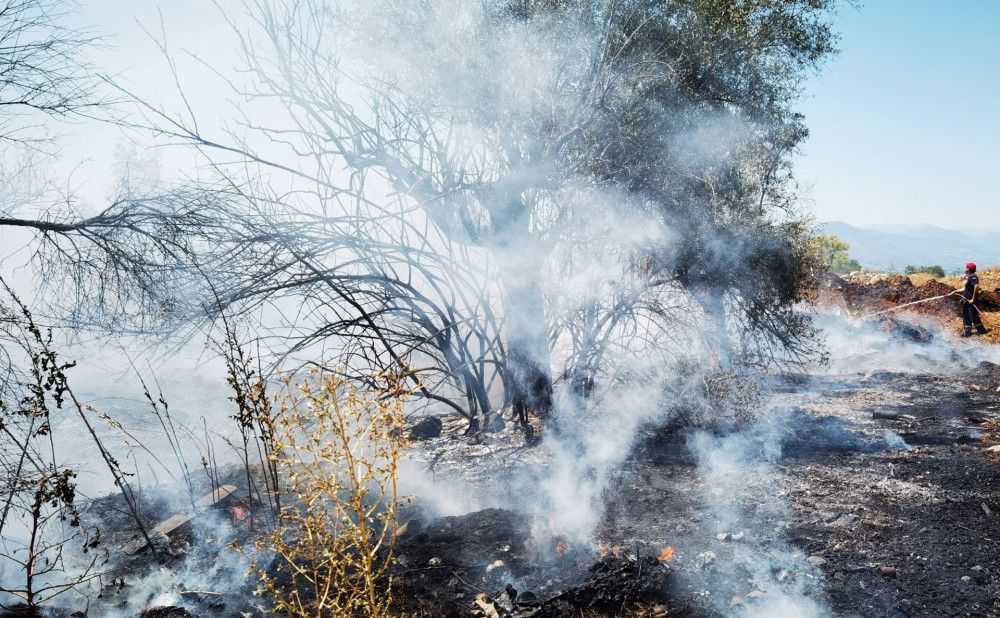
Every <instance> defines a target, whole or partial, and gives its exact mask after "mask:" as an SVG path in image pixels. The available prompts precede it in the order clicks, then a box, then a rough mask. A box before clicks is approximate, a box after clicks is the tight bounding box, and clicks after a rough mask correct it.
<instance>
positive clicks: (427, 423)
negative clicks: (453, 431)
mask: <svg viewBox="0 0 1000 618" xmlns="http://www.w3.org/2000/svg"><path fill="white" fill-rule="evenodd" d="M443 426H444V423H442V422H441V419H440V418H438V417H436V416H428V417H426V418H424V419H423V420H421V421H419V422H418V423H416V424H414V425H413V427H411V428H410V438H412V439H414V440H431V439H433V438H437V437H438V436H440V435H441V428H442V427H443Z"/></svg>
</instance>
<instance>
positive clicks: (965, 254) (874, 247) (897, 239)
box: [820, 221, 1000, 272]
mask: <svg viewBox="0 0 1000 618" xmlns="http://www.w3.org/2000/svg"><path fill="white" fill-rule="evenodd" d="M820 230H821V232H822V233H823V234H834V235H836V236H838V237H840V239H841V240H843V241H844V242H846V243H847V244H849V245H850V246H851V249H850V255H851V257H853V258H854V259H856V260H857V261H858V262H860V263H861V265H862V266H864V267H865V268H866V269H868V270H876V271H886V270H902V269H903V268H904V267H905V266H906V265H908V264H914V265H918V264H919V265H925V264H937V265H940V266H942V267H943V268H944V269H945V270H946V271H948V272H953V271H958V270H961V268H962V265H963V264H965V263H966V262H968V261H969V260H972V261H975V262H977V263H979V264H981V265H988V264H1000V232H997V231H995V230H992V231H982V232H979V233H977V232H964V231H959V230H949V229H945V228H941V227H935V226H907V225H894V226H876V227H871V228H862V227H857V226H854V225H851V224H849V223H844V222H842V221H829V222H826V223H822V224H821V225H820Z"/></svg>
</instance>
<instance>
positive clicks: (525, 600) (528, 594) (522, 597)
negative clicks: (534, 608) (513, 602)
mask: <svg viewBox="0 0 1000 618" xmlns="http://www.w3.org/2000/svg"><path fill="white" fill-rule="evenodd" d="M517 603H520V604H525V605H528V604H532V603H538V595H536V594H535V593H534V592H532V591H530V590H524V591H522V592H521V594H519V595H517Z"/></svg>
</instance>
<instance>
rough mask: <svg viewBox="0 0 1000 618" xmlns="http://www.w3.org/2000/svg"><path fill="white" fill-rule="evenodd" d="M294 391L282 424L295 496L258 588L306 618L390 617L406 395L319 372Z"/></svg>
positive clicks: (280, 607) (286, 475) (270, 545)
mask: <svg viewBox="0 0 1000 618" xmlns="http://www.w3.org/2000/svg"><path fill="white" fill-rule="evenodd" d="M290 390H293V389H290ZM294 391H295V392H294V394H293V395H291V396H289V397H286V399H285V402H284V404H283V405H282V408H281V413H280V415H279V416H278V418H277V422H276V425H275V432H274V440H275V445H274V450H273V452H274V459H275V463H276V464H277V468H278V470H279V471H280V473H281V477H282V479H283V481H284V487H283V488H282V489H283V493H285V495H286V499H287V500H288V501H287V502H284V501H283V506H282V508H281V511H280V513H279V516H278V523H277V526H276V527H275V529H274V530H273V532H272V533H271V534H270V536H269V537H268V538H266V539H264V540H263V541H261V543H260V546H259V549H262V550H265V551H267V550H269V551H270V552H273V554H274V556H275V560H274V562H273V563H272V565H271V567H270V568H260V567H258V568H257V569H256V570H257V573H258V575H259V576H260V579H261V588H260V590H259V593H260V594H263V595H266V596H268V597H269V598H271V599H272V600H273V603H274V609H275V610H276V611H278V612H282V613H286V614H289V615H292V616H297V617H306V616H309V617H314V618H319V617H327V616H337V617H341V616H366V617H369V616H370V617H372V618H379V617H381V616H386V615H388V613H389V607H390V604H391V602H392V598H391V578H390V574H389V567H390V565H391V564H392V560H393V533H394V532H395V530H396V523H397V520H396V509H397V495H396V475H397V467H398V463H399V458H400V455H401V452H402V448H403V446H404V444H403V442H404V438H403V435H404V434H403V403H404V397H405V394H406V393H405V392H404V391H403V389H402V388H401V387H400V384H399V381H398V380H389V383H388V384H386V386H385V388H384V389H381V390H380V391H379V392H371V391H361V390H359V389H357V388H356V387H354V386H352V385H350V384H347V383H346V382H345V381H343V380H342V379H339V378H337V377H333V376H330V375H324V374H319V373H316V374H314V375H313V379H311V380H309V381H307V382H304V383H302V384H300V385H299V386H298V387H296V388H295V389H294Z"/></svg>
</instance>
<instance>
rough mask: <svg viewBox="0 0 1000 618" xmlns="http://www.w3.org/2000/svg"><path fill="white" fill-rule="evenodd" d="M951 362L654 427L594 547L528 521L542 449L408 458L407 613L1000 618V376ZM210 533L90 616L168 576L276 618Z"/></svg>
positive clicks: (161, 507)
mask: <svg viewBox="0 0 1000 618" xmlns="http://www.w3.org/2000/svg"><path fill="white" fill-rule="evenodd" d="M904 335H905V333H904ZM909 339H910V340H911V341H918V342H923V339H922V338H912V337H910V338H909ZM917 345H918V346H923V345H932V344H930V343H926V342H924V343H917ZM933 345H937V344H933ZM956 350H958V352H956V351H952V352H949V354H951V356H949V357H946V359H945V360H947V362H944V363H941V361H939V364H940V367H936V366H935V365H934V364H933V363H930V364H928V363H927V362H923V363H914V365H921V366H923V367H930V368H929V369H923V370H918V369H908V370H906V371H888V370H875V371H864V370H862V369H861V368H857V369H856V370H854V371H850V370H844V369H843V368H842V369H841V370H840V373H833V372H830V373H819V374H816V375H806V376H803V375H796V376H775V377H773V378H772V379H771V381H770V384H769V385H768V388H767V389H766V391H767V392H768V393H769V395H768V396H767V400H766V408H767V410H768V411H769V412H768V413H767V414H766V415H765V418H764V419H763V420H762V421H761V422H760V426H759V427H756V428H754V427H751V428H749V429H747V430H746V431H745V432H741V433H740V434H734V435H729V436H724V435H711V434H707V433H701V434H698V433H688V434H687V435H682V434H679V433H677V432H673V433H666V432H662V431H657V430H656V429H654V428H647V429H646V430H645V431H644V433H643V435H642V436H641V439H640V442H639V446H638V448H637V449H635V451H634V454H633V455H632V457H631V458H630V459H629V460H628V461H627V462H625V464H624V466H622V468H621V469H620V470H617V471H615V472H614V473H613V474H612V476H611V479H610V483H609V485H608V487H607V488H606V490H605V492H604V495H603V498H604V503H605V507H606V510H605V511H604V514H603V516H602V518H601V521H600V524H599V526H598V528H597V530H596V538H595V539H585V540H583V539H572V538H563V537H560V536H559V533H558V530H554V529H551V526H547V525H546V522H545V521H544V519H545V518H544V514H539V512H538V510H537V508H536V509H533V510H534V517H532V516H529V515H526V514H523V513H519V512H516V509H518V508H520V507H525V508H526V509H527V510H532V509H531V508H530V507H531V506H532V504H533V502H536V501H537V496H538V492H537V487H536V486H535V481H533V480H532V479H533V478H537V476H538V475H539V474H541V475H542V476H544V467H545V465H546V463H545V451H544V449H543V448H539V447H536V448H523V447H518V446H511V445H510V444H511V442H510V440H509V438H510V436H508V435H496V436H492V437H490V438H488V439H487V440H486V442H485V443H483V444H466V443H464V442H461V441H458V440H455V438H454V437H453V436H451V437H449V436H447V435H445V436H442V437H440V438H437V439H434V440H431V441H429V442H424V443H422V444H421V445H420V446H419V447H418V448H417V449H416V451H415V457H416V461H415V465H416V468H418V469H420V470H423V473H424V474H427V475H429V476H435V477H436V483H435V485H434V487H436V488H437V489H435V490H432V489H430V486H426V488H425V491H424V492H419V491H418V492H416V493H425V494H427V495H426V496H425V498H424V499H423V500H421V501H418V502H416V503H414V504H411V505H408V506H406V507H405V508H404V509H403V513H402V518H401V521H402V522H409V523H408V524H407V527H406V529H405V532H402V533H401V534H400V538H399V544H398V557H399V562H398V565H397V571H396V575H397V585H398V586H399V588H398V590H397V599H399V600H400V604H401V609H402V610H403V612H404V615H408V616H442V617H443V616H470V615H472V616H491V617H492V616H502V617H508V616H510V617H526V616H532V617H536V618H541V617H556V616H581V615H582V616H602V615H629V616H636V615H638V616H658V617H662V616H665V615H669V616H674V617H679V616H730V615H734V616H739V615H752V616H811V615H824V614H828V615H834V616H1000V448H997V449H995V450H990V449H991V447H994V446H998V445H1000V366H997V365H993V364H990V363H986V362H983V363H978V364H977V363H975V362H973V361H969V360H967V359H970V358H972V356H973V355H971V354H970V355H966V356H964V357H963V356H961V355H960V354H959V352H960V351H961V349H958V348H956ZM938 358H939V359H940V358H941V357H938ZM938 368H939V369H940V371H937V369H938ZM446 429H448V428H447V427H446ZM452 429H455V428H452ZM447 433H448V431H446V434H447ZM526 469H527V470H529V471H533V472H534V475H532V474H524V471H525V470H526ZM456 479H460V480H461V483H459V482H458V481H457V480H456ZM229 480H231V482H233V483H234V484H239V478H238V477H236V476H233V477H232V478H231V479H229ZM469 487H473V488H475V489H476V490H477V491H478V498H477V499H468V500H467V502H463V501H461V500H458V501H457V502H455V503H454V504H452V508H453V510H454V511H455V512H457V513H460V514H458V515H453V516H447V517H442V516H440V515H434V514H431V513H429V512H428V510H427V509H426V508H424V505H423V503H426V502H429V501H430V500H431V496H430V494H432V493H434V492H437V493H439V494H440V495H438V496H437V501H438V502H441V501H445V502H447V500H448V499H454V500H457V499H458V497H460V496H461V495H462V494H464V493H466V491H467V489H468V488H469ZM199 491H200V489H199ZM238 498H239V496H237V497H236V499H237V500H238ZM477 500H478V501H477ZM489 502H493V503H494V504H497V505H502V506H503V507H504V508H486V507H488V506H489V504H488V503H489ZM230 506H232V505H230ZM580 508H581V509H586V508H588V505H586V504H580ZM146 509H147V510H148V516H149V521H150V522H153V521H156V520H158V519H159V518H161V517H162V516H163V515H165V514H169V513H170V512H172V511H171V507H170V506H169V505H168V504H166V503H164V504H157V502H156V500H154V499H152V497H150V499H148V500H147V501H146ZM236 511H237V512H238V511H239V509H236ZM87 515H88V516H89V517H93V518H95V519H97V520H100V521H101V522H102V523H103V524H104V530H105V534H106V536H105V544H106V546H108V547H110V548H111V549H112V551H114V548H115V547H118V546H120V545H121V544H122V543H123V542H125V540H126V538H127V537H129V536H131V535H130V533H127V532H125V530H127V529H128V528H129V524H128V518H127V516H126V515H125V514H124V513H123V512H122V511H121V504H120V499H116V498H115V497H109V498H107V499H104V502H102V501H96V502H94V503H93V504H91V505H90V506H88V508H87ZM204 519H205V518H202V520H203V521H201V522H200V523H199V526H197V527H193V528H191V529H187V530H185V531H184V532H182V533H179V534H176V535H172V536H171V539H170V544H169V545H168V546H167V547H166V548H165V551H160V552H159V553H157V554H155V555H154V554H152V553H151V552H143V553H141V554H139V555H137V556H134V557H131V558H126V559H122V558H121V557H120V556H119V557H118V558H117V560H118V563H117V566H116V573H117V574H119V575H120V579H117V578H109V580H107V581H106V583H107V584H108V585H107V586H106V587H105V589H104V590H103V591H102V592H103V594H102V597H103V598H102V599H100V600H98V599H92V604H91V606H90V614H89V615H92V616H93V615H110V614H106V613H104V614H102V610H101V609H100V608H101V607H104V608H107V609H111V608H116V609H123V608H126V607H128V608H133V607H135V606H136V601H137V599H138V601H139V603H138V606H139V607H142V606H143V605H144V604H147V603H148V604H149V605H156V604H157V602H155V601H154V599H157V598H159V599H161V600H162V599H164V597H163V595H162V594H159V592H161V590H158V589H155V588H152V587H149V586H148V582H149V581H150V580H151V579H155V580H156V581H158V582H160V581H161V580H162V581H166V582H167V584H168V585H167V588H168V589H169V592H170V594H169V595H167V597H165V598H166V600H167V602H169V604H171V605H176V606H180V607H184V608H185V609H186V610H188V611H190V612H191V613H192V615H200V616H234V617H235V616H241V617H242V616H262V615H267V614H266V613H265V612H262V611H261V608H260V599H255V598H253V597H252V596H251V594H250V593H251V591H252V589H253V585H252V584H251V583H248V582H242V583H241V582H240V580H239V577H237V575H238V574H237V573H235V570H238V569H239V568H245V566H243V567H241V566H240V565H239V564H238V562H237V561H231V564H229V565H227V564H226V563H225V561H224V559H223V558H222V557H223V556H227V555H228V556H231V555H232V550H231V549H230V548H229V547H228V544H229V543H230V542H231V541H232V540H233V537H234V536H235V537H236V538H241V537H243V536H244V535H245V534H246V531H245V529H246V526H247V524H246V522H245V520H239V521H237V520H235V519H234V518H233V511H232V509H231V508H227V507H225V506H224V507H223V508H222V509H220V510H217V511H215V513H214V515H212V517H210V518H208V520H207V521H204ZM540 530H541V532H540ZM213 569H215V570H218V571H219V574H218V576H217V577H215V576H213V574H212V573H211V571H212V570H213ZM226 569H228V571H233V572H224V571H226ZM161 572H162V573H163V576H162V577H160V576H159V575H157V576H156V577H154V578H151V575H156V574H158V573H161ZM213 577H214V579H213ZM199 591H201V593H199ZM126 600H127V601H128V603H126ZM161 604H162V603H161ZM70 609H72V608H70ZM129 611H131V609H130V610H129ZM67 614H68V612H67ZM121 615H134V614H121ZM177 615H181V614H177Z"/></svg>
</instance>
